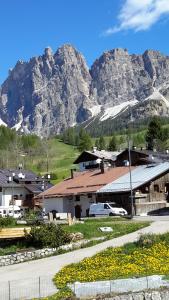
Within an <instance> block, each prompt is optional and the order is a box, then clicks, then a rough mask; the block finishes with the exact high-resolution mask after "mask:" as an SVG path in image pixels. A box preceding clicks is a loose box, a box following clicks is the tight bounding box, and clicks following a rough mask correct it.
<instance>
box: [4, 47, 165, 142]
mask: <svg viewBox="0 0 169 300" xmlns="http://www.w3.org/2000/svg"><path fill="white" fill-rule="evenodd" d="M149 98H150V100H151V101H152V100H155V112H156V114H162V115H166V114H168V107H169V57H167V56H164V55H162V54H161V53H160V52H158V51H152V50H147V51H146V52H145V53H144V54H143V55H129V54H128V52H127V50H126V49H114V50H111V51H108V52H105V53H103V55H102V56H101V57H100V58H99V59H97V60H96V61H95V62H94V64H93V66H92V67H91V70H89V69H88V67H87V65H86V62H85V60H84V58H83V56H82V55H81V54H80V53H79V52H78V51H77V50H76V49H75V48H73V47H72V46H71V45H64V46H62V47H61V48H59V49H58V50H57V51H56V53H55V54H53V53H52V50H51V49H50V48H46V49H45V53H44V55H42V56H39V57H33V58H32V59H31V60H30V61H29V62H23V61H18V62H17V64H16V66H15V67H14V69H13V70H11V71H10V72H9V76H8V78H7V79H6V81H5V82H4V83H3V84H2V86H1V89H0V119H1V120H2V121H3V122H5V123H6V124H8V126H10V127H13V126H14V127H15V128H16V129H19V128H22V130H24V131H25V132H34V133H36V134H38V135H43V136H44V135H49V134H54V133H59V132H61V131H62V130H64V129H65V128H66V127H69V126H72V125H74V124H78V123H81V122H83V121H85V120H88V119H90V118H91V117H92V116H94V115H97V114H99V116H100V114H101V115H102V116H103V115H104V118H103V117H102V119H101V118H100V122H101V121H102V120H103V119H104V120H105V111H106V112H107V110H108V109H109V108H110V111H111V112H113V114H112V113H110V114H109V113H107V118H111V117H112V116H113V118H115V117H116V111H118V115H119V112H120V107H122V108H123V111H124V107H125V105H122V104H123V103H124V102H125V103H126V105H128V103H129V104H130V102H131V103H132V105H135V104H136V102H137V104H136V105H135V106H133V110H134V111H135V115H136V116H137V117H139V114H141V115H140V116H141V117H143V114H142V113H145V115H146V116H147V114H149V113H150V114H151V113H154V110H151V107H152V105H150V106H149V108H150V109H149V110H148V111H147V110H145V106H146V107H147V104H146V105H145V103H144V100H146V101H147V100H149ZM158 100H159V105H158ZM138 103H139V105H138ZM162 103H163V104H162ZM119 105H122V106H119ZM118 106H119V107H118ZM142 106H143V108H141V107H142ZM153 107H154V106H153ZM162 107H163V108H162ZM106 109H107V110H106ZM136 110H137V112H138V113H137V112H136ZM140 112H141V113H140Z"/></svg>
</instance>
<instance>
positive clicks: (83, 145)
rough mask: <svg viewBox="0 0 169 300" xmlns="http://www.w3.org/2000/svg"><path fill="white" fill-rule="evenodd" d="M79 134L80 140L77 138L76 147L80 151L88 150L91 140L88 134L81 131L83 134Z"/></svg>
mask: <svg viewBox="0 0 169 300" xmlns="http://www.w3.org/2000/svg"><path fill="white" fill-rule="evenodd" d="M79 136H80V140H79V146H78V149H79V150H80V151H84V150H90V149H91V148H92V140H91V137H90V135H89V134H88V133H87V132H85V131H83V134H81V135H79Z"/></svg>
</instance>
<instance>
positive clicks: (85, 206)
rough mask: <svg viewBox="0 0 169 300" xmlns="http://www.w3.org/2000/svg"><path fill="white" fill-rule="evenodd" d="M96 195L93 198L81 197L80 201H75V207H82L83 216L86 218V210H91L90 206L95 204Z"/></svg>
mask: <svg viewBox="0 0 169 300" xmlns="http://www.w3.org/2000/svg"><path fill="white" fill-rule="evenodd" d="M95 202H96V201H95V195H94V194H93V195H92V198H88V195H87V194H86V195H81V196H80V201H74V207H75V206H76V205H80V206H81V209H82V211H81V216H82V217H86V210H87V209H89V208H90V204H92V203H95Z"/></svg>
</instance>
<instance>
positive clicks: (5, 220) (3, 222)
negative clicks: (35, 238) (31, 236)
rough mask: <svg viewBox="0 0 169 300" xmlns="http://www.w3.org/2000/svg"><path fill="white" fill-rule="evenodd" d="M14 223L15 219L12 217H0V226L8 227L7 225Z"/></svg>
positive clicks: (13, 224)
mask: <svg viewBox="0 0 169 300" xmlns="http://www.w3.org/2000/svg"><path fill="white" fill-rule="evenodd" d="M15 225H16V220H15V219H14V218H13V217H9V216H7V217H5V218H3V217H0V228H3V227H9V226H15Z"/></svg>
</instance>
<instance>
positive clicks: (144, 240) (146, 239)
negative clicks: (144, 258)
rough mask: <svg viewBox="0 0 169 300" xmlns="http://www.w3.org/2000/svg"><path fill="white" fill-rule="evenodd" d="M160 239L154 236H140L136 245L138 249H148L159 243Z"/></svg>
mask: <svg viewBox="0 0 169 300" xmlns="http://www.w3.org/2000/svg"><path fill="white" fill-rule="evenodd" d="M160 240H161V237H159V235H155V234H150V233H149V234H143V235H141V236H140V238H139V240H138V242H137V245H138V246H139V247H150V246H152V245H154V244H156V243H158V242H160Z"/></svg>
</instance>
